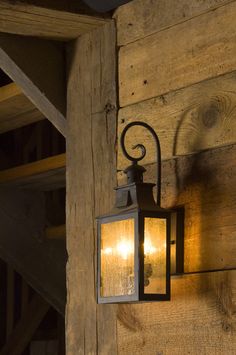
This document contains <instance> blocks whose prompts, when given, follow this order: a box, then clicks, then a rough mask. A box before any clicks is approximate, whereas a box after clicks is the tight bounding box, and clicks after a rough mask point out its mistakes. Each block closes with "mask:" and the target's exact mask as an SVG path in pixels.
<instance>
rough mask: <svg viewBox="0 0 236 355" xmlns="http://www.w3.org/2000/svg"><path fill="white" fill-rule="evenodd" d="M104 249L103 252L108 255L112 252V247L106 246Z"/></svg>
mask: <svg viewBox="0 0 236 355" xmlns="http://www.w3.org/2000/svg"><path fill="white" fill-rule="evenodd" d="M102 251H103V253H104V254H106V255H110V254H112V248H105V249H103V250H102Z"/></svg>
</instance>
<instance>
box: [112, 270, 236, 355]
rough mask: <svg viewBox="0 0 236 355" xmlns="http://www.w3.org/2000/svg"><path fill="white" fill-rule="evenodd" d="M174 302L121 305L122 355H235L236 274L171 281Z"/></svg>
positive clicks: (202, 275)
mask: <svg viewBox="0 0 236 355" xmlns="http://www.w3.org/2000/svg"><path fill="white" fill-rule="evenodd" d="M171 287H172V295H171V301H170V302H153V303H144V304H136V305H128V304H126V305H119V308H118V319H119V322H118V328H117V335H118V352H119V354H122V355H130V354H137V355H142V354H148V355H157V354H158V355H161V354H162V355H187V354H189V355H196V354H202V355H203V354H209V355H211V354H212V355H213V354H217V355H218V354H219V355H223V354H227V355H234V354H235V349H236V271H222V272H214V273H206V274H200V275H184V276H181V277H172V278H171Z"/></svg>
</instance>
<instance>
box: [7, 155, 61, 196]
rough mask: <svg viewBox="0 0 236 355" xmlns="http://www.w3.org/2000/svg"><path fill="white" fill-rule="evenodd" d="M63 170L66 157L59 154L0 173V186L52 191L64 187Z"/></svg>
mask: <svg viewBox="0 0 236 355" xmlns="http://www.w3.org/2000/svg"><path fill="white" fill-rule="evenodd" d="M65 170H66V155H65V154H59V155H55V156H52V157H49V158H46V159H42V160H38V161H36V162H33V163H29V164H25V165H20V166H17V167H15V168H11V169H7V170H2V171H0V186H2V187H3V186H13V187H20V188H22V189H37V190H42V191H47V190H53V189H57V188H59V187H64V186H65Z"/></svg>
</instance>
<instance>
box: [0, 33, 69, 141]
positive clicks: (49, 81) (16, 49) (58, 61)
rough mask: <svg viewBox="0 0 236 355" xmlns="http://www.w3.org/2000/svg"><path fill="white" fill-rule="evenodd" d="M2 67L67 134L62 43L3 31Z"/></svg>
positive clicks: (1, 45)
mask: <svg viewBox="0 0 236 355" xmlns="http://www.w3.org/2000/svg"><path fill="white" fill-rule="evenodd" d="M0 68H2V70H3V71H5V72H6V73H7V74H8V75H9V76H10V77H11V78H12V80H13V81H14V82H15V83H16V84H18V85H19V86H20V87H21V89H22V91H23V92H24V94H25V95H26V96H27V97H28V98H29V99H30V100H31V101H32V102H33V103H34V105H35V106H36V107H37V108H38V109H39V110H40V111H41V112H42V113H43V115H44V116H45V117H46V118H48V119H49V121H51V122H52V124H53V125H54V126H55V127H56V128H57V129H58V130H59V131H60V132H61V134H62V135H63V136H66V119H65V113H66V80H65V61H64V46H63V44H62V43H58V42H52V41H48V40H42V39H37V38H32V37H23V36H17V35H11V34H3V33H0Z"/></svg>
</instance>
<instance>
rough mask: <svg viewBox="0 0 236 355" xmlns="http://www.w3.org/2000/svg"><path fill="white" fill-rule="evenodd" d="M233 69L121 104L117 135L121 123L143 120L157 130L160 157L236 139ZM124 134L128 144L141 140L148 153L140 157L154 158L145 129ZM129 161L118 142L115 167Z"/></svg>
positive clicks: (197, 149) (225, 143)
mask: <svg viewBox="0 0 236 355" xmlns="http://www.w3.org/2000/svg"><path fill="white" fill-rule="evenodd" d="M235 82H236V71H234V72H232V73H228V74H225V75H222V76H220V77H217V78H212V79H210V80H206V81H203V82H201V83H197V84H195V85H191V86H189V87H186V88H183V89H180V90H177V91H173V92H170V93H168V94H166V95H161V96H158V97H155V98H153V99H150V100H146V101H143V102H139V103H137V104H134V105H130V106H127V107H124V108H122V109H121V110H120V111H119V119H118V139H119V138H120V135H121V132H122V130H123V129H124V127H125V126H126V125H127V124H128V123H130V122H132V121H136V120H137V121H139V120H140V121H145V122H146V123H148V124H149V125H151V126H152V127H153V128H154V129H155V131H156V132H157V134H158V137H159V139H160V143H161V151H162V159H163V160H166V159H170V158H172V157H173V156H179V155H186V154H191V153H194V152H196V151H200V150H204V149H209V148H215V147H217V146H223V145H228V144H233V143H234V142H236V90H235ZM133 130H134V131H133V132H134V133H135V134H133V135H132V133H131V132H132V131H131V132H130V134H127V137H126V144H127V147H128V148H131V147H132V146H133V145H135V144H137V143H139V142H141V143H142V144H144V145H145V147H146V149H147V152H148V154H147V155H146V157H145V158H144V160H143V161H142V163H143V164H150V163H154V162H155V161H156V154H155V150H156V147H155V144H154V141H153V140H152V139H150V135H149V134H148V132H147V130H145V129H143V128H139V127H135V128H134V129H133ZM127 164H129V162H128V161H127V160H126V158H125V157H124V155H123V153H122V150H121V147H120V145H118V169H124V168H125V167H126V166H127Z"/></svg>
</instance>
